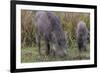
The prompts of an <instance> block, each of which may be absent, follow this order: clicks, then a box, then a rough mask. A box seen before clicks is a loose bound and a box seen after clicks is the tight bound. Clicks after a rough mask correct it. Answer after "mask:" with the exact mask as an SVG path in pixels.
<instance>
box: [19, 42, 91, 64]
mask: <svg viewBox="0 0 100 73" xmlns="http://www.w3.org/2000/svg"><path fill="white" fill-rule="evenodd" d="M79 54H80V56H79ZM87 59H90V46H89V44H88V45H87V50H86V51H83V52H82V53H79V51H78V48H77V47H76V46H73V47H70V48H68V49H67V56H65V57H63V58H61V57H54V56H46V55H41V56H40V55H39V53H38V48H37V47H27V48H21V62H23V63H31V62H45V61H67V60H87Z"/></svg>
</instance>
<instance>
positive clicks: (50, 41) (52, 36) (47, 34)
mask: <svg viewBox="0 0 100 73" xmlns="http://www.w3.org/2000/svg"><path fill="white" fill-rule="evenodd" d="M35 19H36V23H35V27H36V36H37V38H36V39H37V43H38V47H39V53H40V54H41V37H43V38H44V41H45V45H46V54H47V55H50V54H51V53H52V54H53V55H55V56H61V57H62V56H65V55H66V49H67V45H66V39H65V34H64V31H63V28H62V26H61V22H60V19H59V17H58V16H56V15H55V14H54V13H53V12H49V11H37V12H36V16H35Z"/></svg>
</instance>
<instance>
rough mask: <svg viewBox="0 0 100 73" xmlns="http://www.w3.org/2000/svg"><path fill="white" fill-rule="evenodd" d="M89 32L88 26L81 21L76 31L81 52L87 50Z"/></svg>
mask: <svg viewBox="0 0 100 73" xmlns="http://www.w3.org/2000/svg"><path fill="white" fill-rule="evenodd" d="M88 32H89V31H88V29H87V27H86V24H85V23H84V22H83V21H80V22H79V23H78V25H77V31H76V38H77V44H78V48H79V51H80V52H81V51H82V50H86V46H87V38H88Z"/></svg>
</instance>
